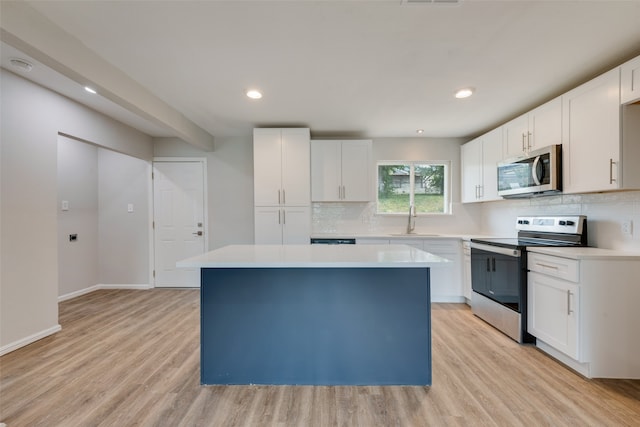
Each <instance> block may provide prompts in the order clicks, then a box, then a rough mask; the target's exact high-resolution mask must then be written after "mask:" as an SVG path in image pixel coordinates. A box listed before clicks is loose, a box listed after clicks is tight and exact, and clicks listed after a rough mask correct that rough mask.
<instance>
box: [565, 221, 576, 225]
mask: <svg viewBox="0 0 640 427" xmlns="http://www.w3.org/2000/svg"><path fill="white" fill-rule="evenodd" d="M567 225H576V223H575V222H573V221H567Z"/></svg>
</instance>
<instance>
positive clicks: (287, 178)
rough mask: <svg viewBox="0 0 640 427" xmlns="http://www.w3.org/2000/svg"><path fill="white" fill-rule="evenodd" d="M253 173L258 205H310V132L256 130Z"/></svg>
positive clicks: (254, 133)
mask: <svg viewBox="0 0 640 427" xmlns="http://www.w3.org/2000/svg"><path fill="white" fill-rule="evenodd" d="M253 172H254V205H255V206H309V204H310V201H311V198H310V182H309V180H310V132H309V129H308V128H290V129H266V128H260V129H254V130H253Z"/></svg>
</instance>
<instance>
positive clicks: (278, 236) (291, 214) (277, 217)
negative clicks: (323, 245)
mask: <svg viewBox="0 0 640 427" xmlns="http://www.w3.org/2000/svg"><path fill="white" fill-rule="evenodd" d="M254 212H255V230H256V233H255V244H256V245H274V244H275V245H278V244H285V245H306V244H308V243H309V241H310V238H309V235H310V232H311V221H310V218H311V211H310V208H309V207H308V206H298V207H278V206H257V207H256V208H255V210H254Z"/></svg>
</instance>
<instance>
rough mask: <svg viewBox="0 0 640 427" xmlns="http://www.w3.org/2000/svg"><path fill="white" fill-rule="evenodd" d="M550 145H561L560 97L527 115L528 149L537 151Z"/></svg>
mask: <svg viewBox="0 0 640 427" xmlns="http://www.w3.org/2000/svg"><path fill="white" fill-rule="evenodd" d="M552 144H562V97H558V98H555V99H553V100H551V101H549V102H547V103H546V104H543V105H541V106H539V107H538V108H536V109H535V110H533V111H531V112H530V113H529V147H530V149H531V150H537V149H539V148H543V147H546V146H549V145H552Z"/></svg>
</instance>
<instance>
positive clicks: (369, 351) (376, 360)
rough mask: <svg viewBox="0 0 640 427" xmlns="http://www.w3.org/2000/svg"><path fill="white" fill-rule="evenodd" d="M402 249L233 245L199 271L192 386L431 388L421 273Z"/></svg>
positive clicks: (418, 256) (199, 261)
mask: <svg viewBox="0 0 640 427" xmlns="http://www.w3.org/2000/svg"><path fill="white" fill-rule="evenodd" d="M447 262H448V261H447V260H446V259H444V258H440V257H438V256H435V255H432V254H430V253H427V252H424V251H421V250H418V249H415V248H413V247H410V246H407V245H365V246H358V245H343V246H333V245H284V246H282V245H232V246H226V247H223V248H220V249H217V250H214V251H211V252H208V253H206V254H203V255H200V256H197V257H194V258H190V259H187V260H184V261H181V262H179V263H178V267H190V268H193V267H197V268H200V269H201V290H200V292H201V330H200V344H201V348H200V349H201V383H202V384H313V385H392V384H395V385H430V384H431V310H430V300H429V294H430V287H429V268H430V267H433V266H436V265H439V264H442V263H447Z"/></svg>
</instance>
